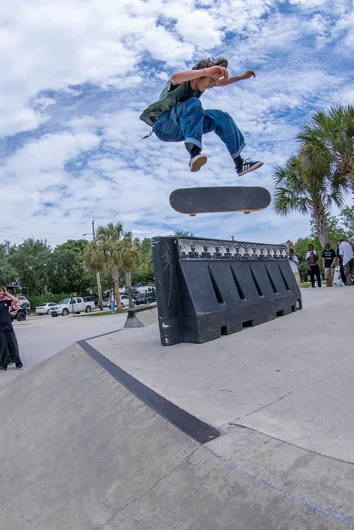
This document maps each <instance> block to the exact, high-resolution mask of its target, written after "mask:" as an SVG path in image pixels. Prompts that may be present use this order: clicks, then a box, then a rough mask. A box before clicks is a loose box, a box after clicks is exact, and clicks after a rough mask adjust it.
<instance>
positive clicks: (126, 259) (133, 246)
mask: <svg viewBox="0 0 354 530" xmlns="http://www.w3.org/2000/svg"><path fill="white" fill-rule="evenodd" d="M141 260H142V257H141V249H140V241H139V239H138V238H135V239H133V237H132V234H131V232H126V233H125V234H124V237H123V240H122V249H121V267H122V268H123V269H124V272H125V282H126V286H127V291H128V296H129V307H133V297H132V271H133V270H134V269H136V267H139V265H140V263H141Z"/></svg>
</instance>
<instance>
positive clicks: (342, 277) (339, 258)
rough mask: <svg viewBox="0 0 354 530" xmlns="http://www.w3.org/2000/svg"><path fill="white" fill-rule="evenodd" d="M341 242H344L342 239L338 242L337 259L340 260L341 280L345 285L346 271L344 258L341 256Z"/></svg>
mask: <svg viewBox="0 0 354 530" xmlns="http://www.w3.org/2000/svg"><path fill="white" fill-rule="evenodd" d="M341 241H342V240H341V239H338V241H337V259H338V266H339V271H340V277H341V280H342V282H343V285H344V284H345V275H344V269H343V258H342V256H341V255H340V254H339V245H340V243H341Z"/></svg>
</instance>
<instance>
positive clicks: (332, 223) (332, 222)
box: [310, 215, 348, 249]
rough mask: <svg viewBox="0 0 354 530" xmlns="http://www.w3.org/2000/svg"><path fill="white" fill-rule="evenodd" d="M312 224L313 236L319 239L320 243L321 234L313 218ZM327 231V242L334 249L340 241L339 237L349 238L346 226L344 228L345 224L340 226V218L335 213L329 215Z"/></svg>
mask: <svg viewBox="0 0 354 530" xmlns="http://www.w3.org/2000/svg"><path fill="white" fill-rule="evenodd" d="M310 225H311V229H312V230H311V237H312V238H313V239H314V240H318V243H319V244H320V240H319V234H318V232H317V229H316V226H315V223H314V222H313V221H312V220H311V221H310ZM327 232H328V240H327V243H329V244H330V245H331V247H332V248H334V249H335V248H336V242H337V241H338V239H348V234H347V232H346V230H345V228H343V226H340V222H339V219H338V217H336V216H335V215H329V216H328V217H327Z"/></svg>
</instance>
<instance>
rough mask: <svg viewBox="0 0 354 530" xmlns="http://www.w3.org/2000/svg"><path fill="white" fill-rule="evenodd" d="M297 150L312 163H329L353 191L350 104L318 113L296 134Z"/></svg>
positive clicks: (353, 123) (353, 141) (353, 114)
mask: <svg viewBox="0 0 354 530" xmlns="http://www.w3.org/2000/svg"><path fill="white" fill-rule="evenodd" d="M298 139H299V140H300V143H301V150H302V151H303V152H305V153H306V155H307V156H308V157H309V158H310V159H311V161H312V162H313V163H314V164H319V163H323V161H324V160H325V161H326V163H327V164H330V165H332V167H333V168H334V171H335V172H337V173H339V175H341V176H342V177H345V178H346V179H347V180H348V181H349V183H350V185H351V188H352V190H353V192H354V106H353V105H348V106H345V107H344V106H339V107H333V108H332V109H330V110H329V111H327V112H318V113H317V114H315V116H314V117H313V119H312V122H311V123H310V124H309V125H307V126H305V127H304V128H303V130H302V132H301V133H300V134H299V135H298Z"/></svg>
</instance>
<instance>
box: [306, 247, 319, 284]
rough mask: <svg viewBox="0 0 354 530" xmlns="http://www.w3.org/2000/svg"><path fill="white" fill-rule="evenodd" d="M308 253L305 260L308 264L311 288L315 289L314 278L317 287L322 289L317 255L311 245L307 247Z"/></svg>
mask: <svg viewBox="0 0 354 530" xmlns="http://www.w3.org/2000/svg"><path fill="white" fill-rule="evenodd" d="M308 250H309V251H308V253H307V254H306V260H307V264H308V270H309V275H310V278H311V287H315V276H316V279H317V284H318V287H322V284H321V274H320V268H319V266H318V254H317V251H316V250H314V249H313V245H311V244H310V245H309V246H308Z"/></svg>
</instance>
